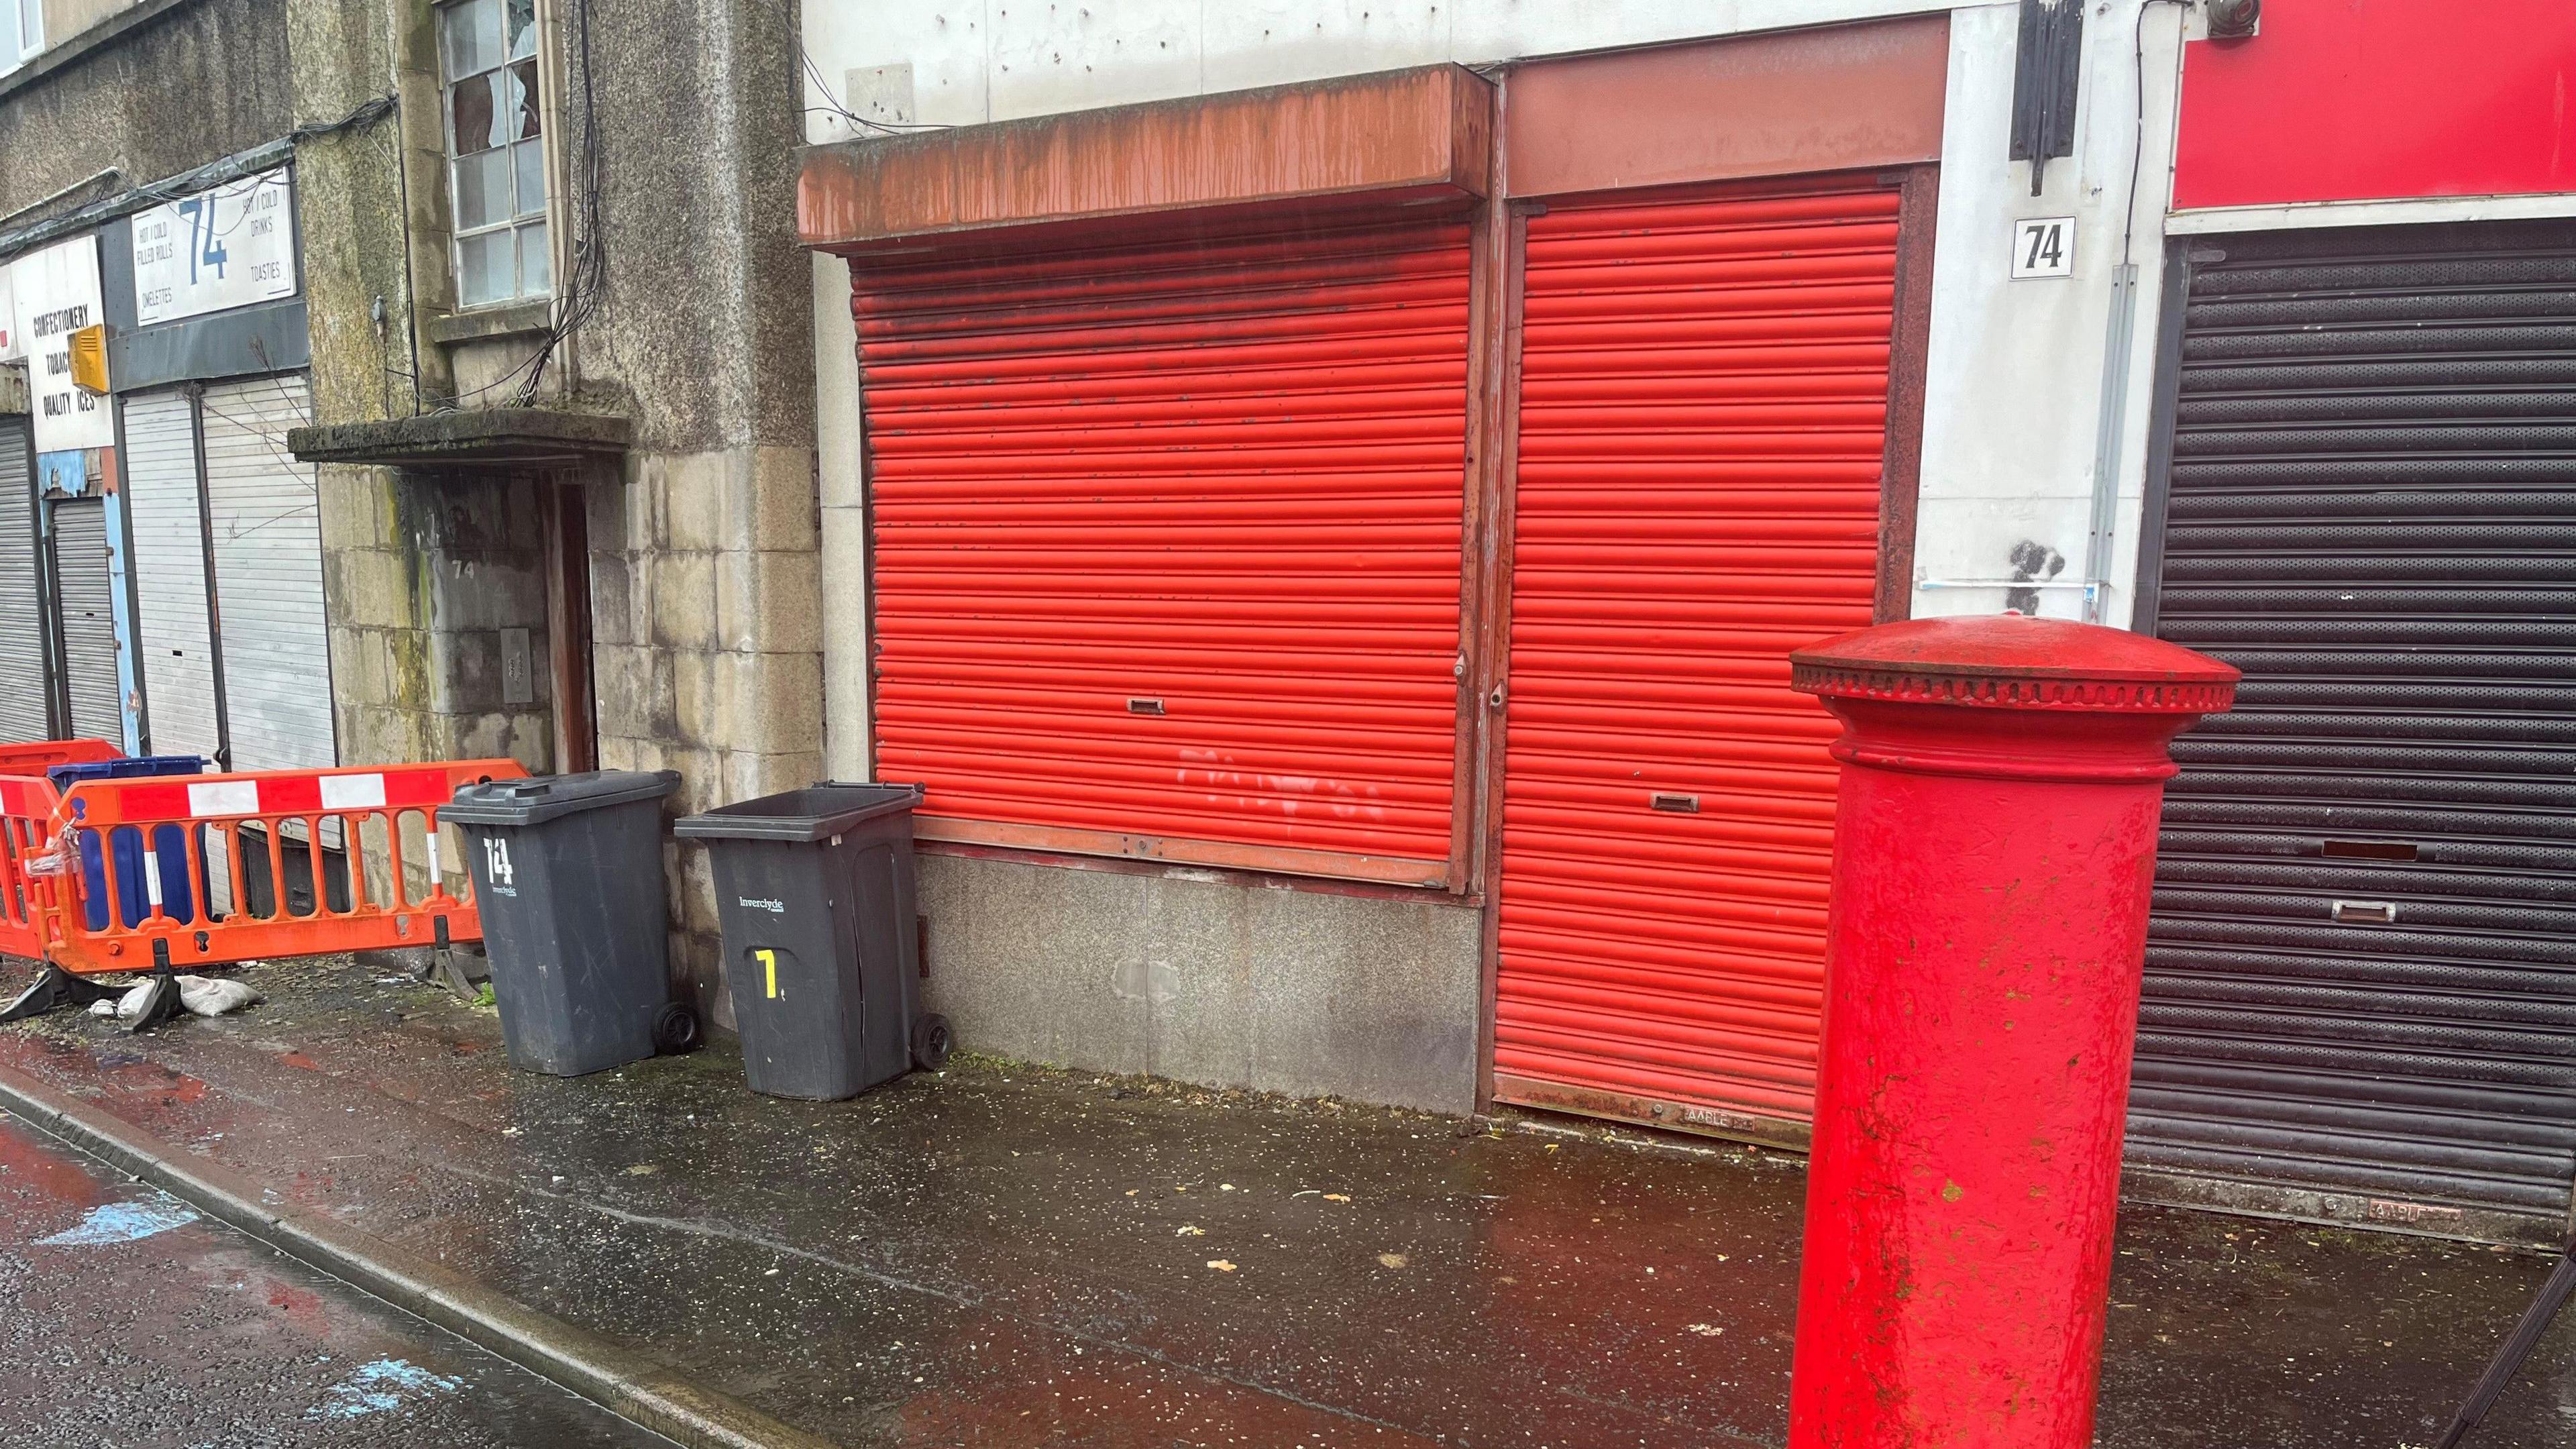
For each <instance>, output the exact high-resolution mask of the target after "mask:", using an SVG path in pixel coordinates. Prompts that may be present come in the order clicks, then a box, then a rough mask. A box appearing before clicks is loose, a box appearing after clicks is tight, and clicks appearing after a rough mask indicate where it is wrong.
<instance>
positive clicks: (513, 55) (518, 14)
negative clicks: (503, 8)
mask: <svg viewBox="0 0 2576 1449" xmlns="http://www.w3.org/2000/svg"><path fill="white" fill-rule="evenodd" d="M503 28H504V29H506V30H507V31H508V32H509V36H510V59H512V60H524V59H526V58H527V57H529V56H532V55H534V54H536V53H537V0H510V13H509V17H508V19H507V20H505V21H504V22H503Z"/></svg>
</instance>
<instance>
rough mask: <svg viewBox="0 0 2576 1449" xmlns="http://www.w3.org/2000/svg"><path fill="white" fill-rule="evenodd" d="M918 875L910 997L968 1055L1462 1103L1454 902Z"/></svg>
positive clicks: (1469, 1059)
mask: <svg viewBox="0 0 2576 1449" xmlns="http://www.w3.org/2000/svg"><path fill="white" fill-rule="evenodd" d="M920 881H921V910H922V914H923V915H924V917H925V918H926V919H927V920H928V922H929V932H928V937H927V943H928V960H929V966H930V977H929V980H928V981H927V982H926V983H925V986H926V994H927V1000H928V1003H929V1006H930V1009H931V1010H933V1011H938V1012H942V1013H945V1014H946V1015H947V1016H948V1017H949V1018H950V1019H951V1020H952V1021H953V1022H955V1023H956V1024H957V1026H958V1031H959V1036H960V1040H961V1041H962V1043H963V1044H964V1045H965V1046H967V1047H968V1048H970V1049H972V1050H975V1051H982V1052H997V1053H1000V1054H1002V1055H1005V1056H1012V1057H1019V1058H1022V1059H1025V1060H1029V1061H1040V1062H1053V1063H1058V1064H1060V1065H1064V1066H1071V1067H1079V1068H1082V1069H1085V1070H1090V1071H1107V1072H1141V1073H1146V1074H1149V1075H1153V1076H1163V1077H1172V1078H1177V1079H1179V1080H1181V1081H1188V1082H1204V1083H1209V1084H1212V1085H1217V1086H1229V1087H1249V1088H1252V1089H1254V1090H1257V1091H1267V1092H1286V1093H1291V1094H1293V1095H1298V1096H1345V1097H1354V1098H1357V1099H1359V1100H1362V1101H1368V1102H1380V1103H1386V1104H1389V1105H1393V1106H1400V1107H1416V1108H1420V1109H1423V1110H1426V1111H1433V1112H1450V1113H1456V1114H1459V1115H1464V1114H1466V1113H1469V1112H1472V1111H1474V1110H1475V1107H1476V1067H1477V1060H1476V1040H1477V1032H1476V1023H1477V1016H1478V1000H1479V997H1478V989H1479V980H1478V974H1477V948H1478V941H1479V928H1480V923H1481V920H1482V913H1481V912H1480V911H1479V910H1477V908H1476V907H1474V906H1470V905H1461V904H1459V903H1458V902H1456V901H1451V900H1443V899H1441V898H1438V897H1432V896H1424V897H1419V898H1413V899H1404V898H1393V899H1390V898H1387V897H1382V896H1370V895H1357V894H1336V893H1326V892H1316V891H1294V890H1286V889H1271V888H1264V887H1259V886H1246V885H1243V884H1241V883H1239V882H1237V881H1234V880H1230V879H1227V878H1224V877H1220V876H1218V875H1216V874H1215V873H1213V872H1197V871H1179V872H1170V873H1154V874H1135V873H1128V872H1124V871H1112V870H1078V869H1067V868H1065V867H1062V866H1053V865H1037V864H1031V863H1028V862H1024V861H1015V860H1002V859H984V858H975V857H967V856H957V855H944V854H924V855H923V856H922V857H921V861H920Z"/></svg>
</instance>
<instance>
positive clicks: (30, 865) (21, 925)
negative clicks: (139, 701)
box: [0, 742, 85, 960]
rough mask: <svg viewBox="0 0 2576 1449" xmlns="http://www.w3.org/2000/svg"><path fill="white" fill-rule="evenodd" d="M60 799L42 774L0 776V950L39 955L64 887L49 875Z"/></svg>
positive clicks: (33, 957) (53, 862)
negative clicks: (55, 819)
mask: <svg viewBox="0 0 2576 1449" xmlns="http://www.w3.org/2000/svg"><path fill="white" fill-rule="evenodd" d="M75 743H85V742H75ZM18 748H32V747H26V746H21V747H18ZM58 763H64V764H72V763H77V762H76V761H68V760H67V761H60V762H58ZM61 798H62V797H60V796H59V795H56V794H55V793H54V787H53V785H52V783H51V782H49V781H47V780H46V779H45V778H44V777H43V776H41V775H35V776H23V777H22V776H0V954H5V955H10V956H25V957H27V958H29V959H31V960H42V959H44V955H45V933H46V926H47V924H48V923H49V922H50V921H52V919H53V917H54V913H55V903H56V899H57V893H58V892H59V891H61V890H63V889H65V888H66V883H65V882H64V880H63V878H62V877H61V876H59V875H56V874H51V873H49V872H50V871H52V870H53V869H55V868H57V866H58V858H57V857H56V855H55V852H54V812H55V810H56V809H57V808H58V807H59V806H60V804H61Z"/></svg>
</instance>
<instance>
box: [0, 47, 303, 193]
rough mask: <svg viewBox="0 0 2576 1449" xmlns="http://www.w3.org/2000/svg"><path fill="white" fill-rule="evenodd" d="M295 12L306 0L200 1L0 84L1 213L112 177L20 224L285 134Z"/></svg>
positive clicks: (291, 109) (0, 80)
mask: <svg viewBox="0 0 2576 1449" xmlns="http://www.w3.org/2000/svg"><path fill="white" fill-rule="evenodd" d="M290 3H302V0H197V3H194V4H190V5H182V6H179V7H177V8H175V9H173V10H171V11H170V12H169V13H168V14H166V15H162V16H160V17H157V18H155V19H152V20H150V21H148V22H146V23H144V24H142V25H138V26H136V27H135V28H134V29H132V30H130V31H128V32H126V33H125V34H123V35H121V36H118V37H117V38H115V39H114V40H113V41H112V42H110V43H106V44H102V45H99V46H96V47H94V48H90V49H87V50H84V51H82V52H81V53H80V54H77V55H74V56H71V57H70V58H69V60H68V61H67V62H66V63H63V64H60V65H58V66H54V67H47V68H40V69H38V70H35V71H33V72H30V71H21V72H18V73H17V74H14V75H11V76H8V77H5V78H0V214H7V213H10V212H14V211H17V210H18V209H19V208H21V207H25V206H28V205H31V204H32V203H34V202H36V201H37V200H39V199H40V198H43V197H46V196H49V195H52V194H53V193H54V192H56V191H58V190H61V189H62V188H64V187H67V186H72V185H74V184H75V183H79V182H82V181H83V180H84V179H86V178H88V177H90V176H92V175H94V174H95V173H97V172H99V171H102V170H106V169H108V168H110V167H113V168H115V170H116V172H117V174H116V175H115V176H113V177H110V178H105V179H102V180H98V181H94V182H90V183H89V184H88V185H86V186H83V187H81V188H80V189H79V190H78V191H76V192H75V193H74V194H73V195H72V196H70V197H69V198H67V199H66V201H65V202H64V203H61V204H58V205H55V206H52V207H48V208H47V209H46V211H42V212H32V213H30V214H29V215H27V216H24V217H18V218H16V219H14V220H12V221H11V222H10V225H12V226H20V225H24V224H25V223H26V222H27V221H29V220H33V219H35V218H36V217H39V216H42V215H45V214H48V213H49V212H53V211H61V210H67V209H69V208H70V207H71V206H74V205H78V204H81V203H85V202H90V201H96V200H99V199H100V198H102V197H105V196H109V195H113V194H115V193H117V192H120V191H123V190H126V189H127V188H129V187H132V186H135V185H138V184H141V183H143V182H148V181H158V180H160V179H161V178H163V177H165V176H171V175H175V174H177V173H178V172H181V171H185V170H187V169H188V168H189V167H191V166H198V165H203V164H204V163H206V162H208V161H212V160H215V159H217V158H219V157H223V156H228V155H231V154H232V153H233V152H235V151H241V150H247V149H248V148H250V147H252V146H256V145H258V144H259V143H260V142H262V141H272V140H275V139H276V138H277V137H279V136H281V135H284V134H285V133H286V131H287V129H288V128H289V127H290V126H292V125H294V124H295V122H294V120H293V119H292V116H293V113H294V103H293V91H292V86H291V84H290V81H289V72H288V66H287V59H286V31H287V25H286V12H287V8H288V5H289V4H290ZM55 38H56V39H58V40H63V41H64V42H65V47H64V48H65V49H66V50H68V49H70V48H71V47H72V46H75V45H77V44H78V37H76V36H75V37H59V36H58V37H55Z"/></svg>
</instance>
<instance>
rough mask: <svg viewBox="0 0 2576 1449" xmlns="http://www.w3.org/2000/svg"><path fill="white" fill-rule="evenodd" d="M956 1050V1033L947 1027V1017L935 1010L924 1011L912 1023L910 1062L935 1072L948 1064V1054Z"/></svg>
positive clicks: (927, 1070) (926, 1070)
mask: <svg viewBox="0 0 2576 1449" xmlns="http://www.w3.org/2000/svg"><path fill="white" fill-rule="evenodd" d="M955 1050H957V1034H956V1033H955V1032H953V1031H950V1030H949V1029H948V1018H947V1017H944V1016H941V1015H940V1014H939V1013H938V1012H935V1011H925V1012H923V1013H922V1014H921V1016H920V1018H919V1019H918V1020H916V1021H914V1022H913V1024H912V1064H913V1065H914V1066H916V1067H919V1068H921V1069H922V1070H923V1071H925V1072H935V1071H938V1070H939V1069H940V1068H941V1067H944V1066H946V1065H948V1054H949V1053H950V1052H953V1051H955Z"/></svg>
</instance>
